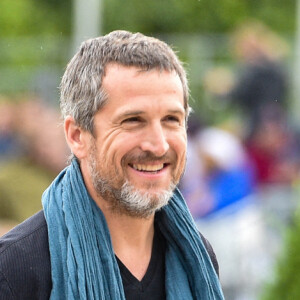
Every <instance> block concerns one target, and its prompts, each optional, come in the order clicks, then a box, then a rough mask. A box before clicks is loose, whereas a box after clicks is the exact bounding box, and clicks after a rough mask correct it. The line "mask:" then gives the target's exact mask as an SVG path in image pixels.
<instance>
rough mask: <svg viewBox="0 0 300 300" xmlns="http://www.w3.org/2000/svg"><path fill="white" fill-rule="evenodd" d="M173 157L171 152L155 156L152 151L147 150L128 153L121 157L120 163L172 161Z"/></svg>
mask: <svg viewBox="0 0 300 300" xmlns="http://www.w3.org/2000/svg"><path fill="white" fill-rule="evenodd" d="M174 159H175V157H174V155H172V154H171V153H169V152H167V153H165V154H164V155H162V156H156V155H154V154H153V153H151V152H149V151H147V152H141V153H139V154H134V153H129V154H127V155H125V156H124V157H123V159H122V164H124V165H126V164H127V163H128V162H135V163H145V162H146V163H147V162H152V161H156V162H161V163H166V162H168V163H169V162H171V161H174Z"/></svg>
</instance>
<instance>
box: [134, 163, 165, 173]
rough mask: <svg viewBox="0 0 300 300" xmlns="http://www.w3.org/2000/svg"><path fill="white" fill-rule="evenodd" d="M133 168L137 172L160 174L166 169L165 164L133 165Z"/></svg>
mask: <svg viewBox="0 0 300 300" xmlns="http://www.w3.org/2000/svg"><path fill="white" fill-rule="evenodd" d="M131 167H132V168H133V169H135V170H137V171H142V172H158V171H161V170H162V169H163V168H164V164H157V165H146V164H145V165H144V164H132V165H131Z"/></svg>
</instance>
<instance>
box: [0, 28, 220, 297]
mask: <svg viewBox="0 0 300 300" xmlns="http://www.w3.org/2000/svg"><path fill="white" fill-rule="evenodd" d="M61 109H62V114H63V116H64V130H65V135H66V140H67V143H68V145H69V147H70V149H71V151H72V153H73V156H74V158H73V160H72V162H71V165H70V166H69V167H67V168H66V169H65V170H64V171H63V172H62V173H61V174H60V175H59V176H58V177H57V178H56V179H55V180H54V182H53V183H52V185H51V186H50V187H49V188H48V189H47V190H46V191H45V193H44V194H43V199H42V201H43V212H40V213H38V214H37V215H35V216H33V217H32V218H30V219H29V220H27V221H25V222H24V223H23V224H21V225H19V226H18V227H16V228H15V229H13V230H12V231H11V232H10V233H8V234H7V235H6V236H4V237H3V239H2V240H1V243H0V289H1V296H0V299H49V297H50V298H51V299H97V300H98V299H113V300H115V299H223V296H222V291H221V288H220V284H219V280H218V277H217V272H218V267H217V262H216V259H215V257H214V254H213V251H212V249H211V247H210V246H209V244H208V242H207V241H206V240H205V239H204V238H202V237H201V236H200V235H199V233H198V231H197V229H196V226H195V224H194V223H193V220H192V218H191V216H190V214H189V212H188V210H187V207H186V205H185V202H184V200H183V199H182V197H181V194H180V193H179V191H178V190H177V189H175V187H176V185H177V183H178V182H179V179H180V177H181V175H182V173H183V171H184V166H185V155H186V120H187V116H188V109H189V107H188V87H187V80H186V75H185V72H184V69H183V67H182V65H181V63H180V62H179V60H178V58H177V56H176V55H175V54H174V52H173V51H172V50H171V49H170V48H169V47H168V46H167V45H166V44H165V43H163V42H161V41H159V40H157V39H154V38H149V37H145V36H144V35H142V34H131V33H129V32H125V31H115V32H112V33H110V34H108V35H106V36H104V37H100V38H96V39H92V40H88V41H86V42H85V43H83V44H82V46H81V48H80V50H79V51H78V53H77V54H76V55H75V56H74V57H73V59H72V60H71V61H70V63H69V65H68V66H67V69H66V72H65V74H64V76H63V78H62V82H61ZM208 253H209V254H208ZM50 262H51V264H50ZM213 264H214V265H215V266H213Z"/></svg>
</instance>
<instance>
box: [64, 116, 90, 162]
mask: <svg viewBox="0 0 300 300" xmlns="http://www.w3.org/2000/svg"><path fill="white" fill-rule="evenodd" d="M64 131H65V136H66V140H67V144H68V145H69V147H70V149H71V151H72V153H73V154H74V155H75V156H76V157H77V158H78V159H82V158H85V157H87V154H88V149H89V140H90V137H89V135H90V134H89V132H87V131H85V130H83V129H82V128H81V127H79V126H78V125H76V123H75V120H74V118H73V117H71V116H67V117H66V119H65V122H64Z"/></svg>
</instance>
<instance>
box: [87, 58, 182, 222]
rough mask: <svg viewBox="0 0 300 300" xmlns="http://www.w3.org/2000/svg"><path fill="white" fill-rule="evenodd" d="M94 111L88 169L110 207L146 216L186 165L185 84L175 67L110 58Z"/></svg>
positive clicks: (165, 197) (164, 200) (162, 201)
mask: <svg viewBox="0 0 300 300" xmlns="http://www.w3.org/2000/svg"><path fill="white" fill-rule="evenodd" d="M103 89H104V91H105V92H106V93H107V95H108V101H107V103H106V104H105V106H104V107H103V108H102V109H101V110H100V111H99V112H98V113H97V114H96V115H95V118H94V136H95V139H93V138H92V139H91V143H90V155H89V172H90V176H91V179H92V181H93V187H94V189H95V191H96V192H97V194H98V196H100V197H102V198H103V199H104V200H107V201H110V203H111V206H112V208H113V209H114V210H117V211H119V212H122V213H126V214H128V215H131V216H136V217H148V216H150V215H151V214H152V213H154V212H155V210H157V209H158V208H160V207H161V206H163V205H165V204H166V203H167V201H168V200H169V198H170V196H171V195H172V191H173V189H174V187H175V185H176V184H177V183H178V181H179V179H180V177H181V175H182V173H183V171H184V167H185V156H186V127H185V117H186V115H185V109H184V103H183V89H182V84H181V81H180V79H179V77H178V75H176V73H173V72H172V73H170V72H166V71H163V72H159V71H157V70H151V71H147V72H144V71H140V70H139V69H137V68H135V67H124V66H121V65H117V64H111V65H109V66H108V67H107V69H106V75H105V77H104V79H103Z"/></svg>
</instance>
